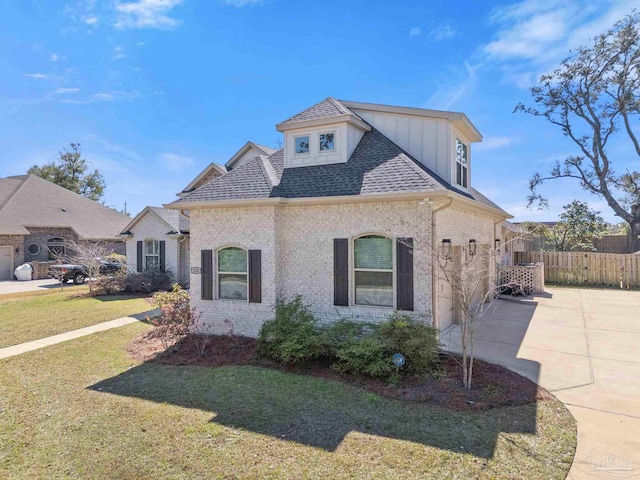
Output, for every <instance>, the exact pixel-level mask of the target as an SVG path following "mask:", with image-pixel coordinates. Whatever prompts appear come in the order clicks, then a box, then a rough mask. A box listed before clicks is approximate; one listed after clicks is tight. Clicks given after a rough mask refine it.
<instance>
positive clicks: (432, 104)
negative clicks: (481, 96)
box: [425, 61, 479, 110]
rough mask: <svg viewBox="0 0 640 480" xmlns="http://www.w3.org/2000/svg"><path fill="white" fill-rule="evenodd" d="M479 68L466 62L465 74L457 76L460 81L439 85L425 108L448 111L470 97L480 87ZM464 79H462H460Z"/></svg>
mask: <svg viewBox="0 0 640 480" xmlns="http://www.w3.org/2000/svg"><path fill="white" fill-rule="evenodd" d="M478 68H479V67H478V66H472V65H471V64H469V63H468V62H466V61H465V62H464V72H463V73H462V74H461V73H459V72H457V73H456V74H455V76H456V77H458V80H457V81H456V80H451V79H449V80H450V81H447V82H446V83H445V84H439V85H438V87H437V88H436V91H435V92H434V93H433V95H431V97H430V98H429V100H427V102H426V104H425V108H433V109H440V110H448V109H450V108H452V107H453V106H454V105H455V104H456V103H457V102H458V101H459V100H461V99H462V98H464V97H466V96H468V95H470V94H471V93H472V92H473V91H474V90H475V88H476V87H477V85H478V73H477V70H478ZM460 77H462V79H460Z"/></svg>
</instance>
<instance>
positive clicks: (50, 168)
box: [27, 143, 105, 200]
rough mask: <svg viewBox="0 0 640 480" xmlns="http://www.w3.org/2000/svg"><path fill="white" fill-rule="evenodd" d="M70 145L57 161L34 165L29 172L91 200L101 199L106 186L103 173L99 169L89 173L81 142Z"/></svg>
mask: <svg viewBox="0 0 640 480" xmlns="http://www.w3.org/2000/svg"><path fill="white" fill-rule="evenodd" d="M70 147H71V150H67V149H66V148H64V149H63V151H62V152H60V158H59V159H58V160H57V161H52V162H49V163H45V164H44V165H42V166H38V165H34V166H32V167H31V168H30V169H29V170H27V173H32V174H34V175H37V176H39V177H40V178H44V179H45V180H48V181H50V182H53V183H55V184H56V185H60V186H61V187H64V188H66V189H68V190H71V191H72V192H76V193H79V194H80V195H82V196H84V197H87V198H90V199H91V200H100V198H102V195H103V194H104V188H105V182H104V178H103V176H102V174H101V173H100V172H99V171H98V170H94V171H93V172H89V173H87V170H88V169H89V162H87V160H85V159H84V158H82V153H81V152H80V144H79V143H71V144H70Z"/></svg>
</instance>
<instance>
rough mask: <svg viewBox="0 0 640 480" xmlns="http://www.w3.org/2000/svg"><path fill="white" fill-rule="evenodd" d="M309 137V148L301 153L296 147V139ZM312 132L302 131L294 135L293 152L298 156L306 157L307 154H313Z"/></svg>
mask: <svg viewBox="0 0 640 480" xmlns="http://www.w3.org/2000/svg"><path fill="white" fill-rule="evenodd" d="M302 137H307V138H308V140H309V149H308V150H307V151H306V152H301V153H299V152H298V151H297V150H298V149H297V148H296V140H297V139H298V138H302ZM311 138H312V136H311V133H300V134H298V135H294V136H293V154H294V155H295V156H297V157H304V156H305V155H311Z"/></svg>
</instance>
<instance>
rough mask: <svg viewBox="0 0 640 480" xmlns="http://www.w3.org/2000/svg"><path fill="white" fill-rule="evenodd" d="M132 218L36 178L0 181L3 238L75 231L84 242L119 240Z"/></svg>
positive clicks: (0, 214)
mask: <svg viewBox="0 0 640 480" xmlns="http://www.w3.org/2000/svg"><path fill="white" fill-rule="evenodd" d="M130 220H131V219H130V218H129V217H127V216H126V215H123V214H122V213H119V212H117V211H115V210H113V209H111V208H109V207H105V206H104V205H101V204H100V203H98V202H94V201H93V200H89V199H88V198H85V197H83V196H82V195H79V194H77V193H74V192H72V191H70V190H67V189H66V188H63V187H61V186H59V185H56V184H55V183H51V182H48V181H47V180H44V179H42V178H40V177H37V176H36V175H22V176H17V177H8V178H2V179H0V234H2V235H28V234H29V231H28V230H27V227H49V228H58V227H59V228H72V229H73V230H74V231H75V232H76V233H77V234H78V235H79V236H80V237H81V238H83V239H115V238H118V234H119V233H120V232H121V231H122V228H123V227H124V226H125V225H127V224H128V223H129V222H130Z"/></svg>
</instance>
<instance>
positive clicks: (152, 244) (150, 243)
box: [144, 240, 160, 255]
mask: <svg viewBox="0 0 640 480" xmlns="http://www.w3.org/2000/svg"><path fill="white" fill-rule="evenodd" d="M144 243H145V251H146V254H147V255H157V254H158V250H160V247H159V242H158V240H147V241H146V242H144Z"/></svg>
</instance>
